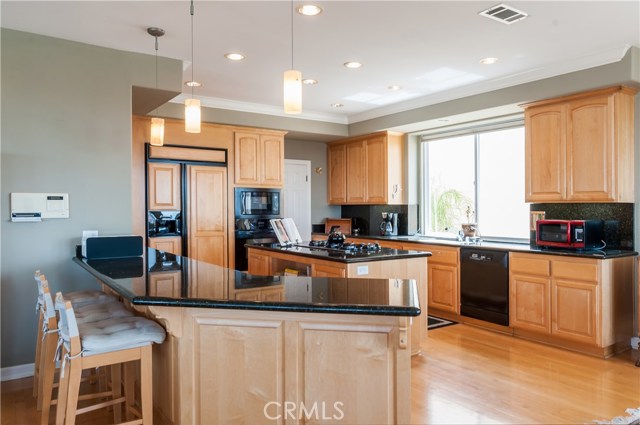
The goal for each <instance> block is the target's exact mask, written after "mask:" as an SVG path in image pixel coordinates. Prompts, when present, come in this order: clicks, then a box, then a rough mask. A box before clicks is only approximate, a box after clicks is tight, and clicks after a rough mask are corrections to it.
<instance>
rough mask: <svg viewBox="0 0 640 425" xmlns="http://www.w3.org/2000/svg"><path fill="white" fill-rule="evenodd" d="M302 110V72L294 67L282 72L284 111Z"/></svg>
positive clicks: (297, 112) (291, 112) (296, 111)
mask: <svg viewBox="0 0 640 425" xmlns="http://www.w3.org/2000/svg"><path fill="white" fill-rule="evenodd" d="M301 112H302V73H301V72H300V71H296V70H295V69H290V70H288V71H285V72H284V113H285V114H299V113H301Z"/></svg>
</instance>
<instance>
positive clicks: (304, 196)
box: [282, 159, 311, 241]
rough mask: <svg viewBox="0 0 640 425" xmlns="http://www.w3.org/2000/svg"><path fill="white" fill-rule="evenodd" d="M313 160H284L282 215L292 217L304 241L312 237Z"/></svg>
mask: <svg viewBox="0 0 640 425" xmlns="http://www.w3.org/2000/svg"><path fill="white" fill-rule="evenodd" d="M310 176H311V161H305V160H299V159H285V160H284V182H285V183H284V190H283V193H282V198H283V201H282V207H283V208H282V217H290V218H292V219H293V221H294V223H296V226H297V227H298V232H300V237H301V238H302V240H303V241H308V240H310V239H311V177H310Z"/></svg>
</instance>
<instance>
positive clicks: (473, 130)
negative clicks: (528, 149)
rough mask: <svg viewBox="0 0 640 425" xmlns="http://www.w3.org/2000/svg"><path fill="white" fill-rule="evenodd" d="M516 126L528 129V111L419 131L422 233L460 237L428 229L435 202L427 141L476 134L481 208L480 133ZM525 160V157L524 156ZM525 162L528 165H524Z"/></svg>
mask: <svg viewBox="0 0 640 425" xmlns="http://www.w3.org/2000/svg"><path fill="white" fill-rule="evenodd" d="M513 128H524V114H516V115H511V116H508V117H500V118H494V119H489V120H483V121H480V122H474V123H471V124H461V125H457V126H449V127H447V128H445V129H442V128H440V129H434V130H432V131H427V132H422V133H420V134H418V136H419V137H418V143H419V144H420V150H419V151H420V173H419V178H420V187H421V190H420V192H419V198H420V205H423V206H424V208H420V217H419V220H420V221H419V223H420V228H421V229H424V230H423V231H422V233H421V234H422V235H424V236H428V237H433V238H437V239H448V240H455V239H456V237H455V236H452V235H451V234H450V233H438V232H432V231H430V230H428V223H429V219H430V213H431V205H430V196H429V189H430V184H429V175H428V171H427V170H428V169H427V164H428V162H429V152H428V149H427V143H428V142H429V141H435V140H444V139H448V138H453V137H461V136H469V135H472V136H473V139H474V140H473V146H474V154H473V156H474V180H475V182H474V208H475V209H476V212H478V211H477V208H478V184H477V179H478V167H479V161H480V157H479V155H480V153H479V149H478V143H479V139H480V135H481V134H483V133H489V132H495V131H500V130H508V129H513ZM523 161H524V158H523ZM523 165H524V164H523ZM481 239H482V240H484V241H494V242H510V243H523V244H524V243H529V238H517V237H516V238H513V237H506V236H492V235H487V236H482V237H481Z"/></svg>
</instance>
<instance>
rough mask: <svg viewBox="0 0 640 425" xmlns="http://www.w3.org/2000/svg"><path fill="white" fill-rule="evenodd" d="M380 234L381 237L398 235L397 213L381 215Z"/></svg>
mask: <svg viewBox="0 0 640 425" xmlns="http://www.w3.org/2000/svg"><path fill="white" fill-rule="evenodd" d="M380 234H381V235H382V236H397V235H398V213H392V212H383V213H382V221H381V222H380Z"/></svg>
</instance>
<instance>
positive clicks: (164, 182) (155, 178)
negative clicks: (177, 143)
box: [147, 162, 181, 211]
mask: <svg viewBox="0 0 640 425" xmlns="http://www.w3.org/2000/svg"><path fill="white" fill-rule="evenodd" d="M147 172H148V173H149V174H148V178H149V187H148V196H149V199H148V201H149V210H150V211H154V210H179V209H181V204H180V164H171V163H163V162H150V163H149V164H148V170H147Z"/></svg>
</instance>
